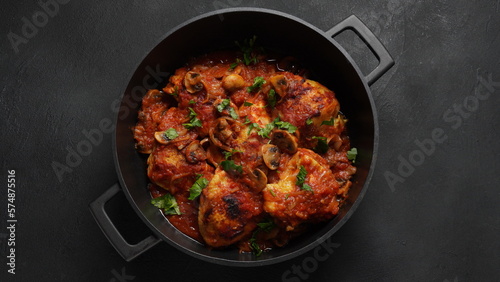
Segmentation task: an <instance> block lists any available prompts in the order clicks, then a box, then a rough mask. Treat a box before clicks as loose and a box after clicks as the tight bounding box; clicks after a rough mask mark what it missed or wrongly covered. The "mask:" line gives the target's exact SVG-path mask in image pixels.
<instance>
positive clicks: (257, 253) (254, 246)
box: [248, 232, 262, 257]
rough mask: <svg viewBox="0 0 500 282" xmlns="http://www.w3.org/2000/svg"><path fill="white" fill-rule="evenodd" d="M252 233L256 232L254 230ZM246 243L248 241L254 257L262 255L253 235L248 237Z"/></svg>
mask: <svg viewBox="0 0 500 282" xmlns="http://www.w3.org/2000/svg"><path fill="white" fill-rule="evenodd" d="M254 234H256V233H255V232H254ZM248 243H250V249H251V250H252V253H253V254H254V255H255V256H256V257H260V255H262V249H261V248H260V246H259V244H258V243H257V239H256V238H255V236H252V238H250V240H249V241H248Z"/></svg>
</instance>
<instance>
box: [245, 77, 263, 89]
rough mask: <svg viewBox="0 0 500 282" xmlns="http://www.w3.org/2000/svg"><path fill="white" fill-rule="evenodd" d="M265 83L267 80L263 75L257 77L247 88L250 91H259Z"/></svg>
mask: <svg viewBox="0 0 500 282" xmlns="http://www.w3.org/2000/svg"><path fill="white" fill-rule="evenodd" d="M264 83H266V80H265V79H264V78H263V77H262V76H257V77H255V78H254V79H253V84H252V86H249V87H248V88H247V91H248V93H251V92H257V91H259V90H260V88H261V87H262V85H263V84H264Z"/></svg>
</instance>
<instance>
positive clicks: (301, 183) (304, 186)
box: [295, 165, 313, 192]
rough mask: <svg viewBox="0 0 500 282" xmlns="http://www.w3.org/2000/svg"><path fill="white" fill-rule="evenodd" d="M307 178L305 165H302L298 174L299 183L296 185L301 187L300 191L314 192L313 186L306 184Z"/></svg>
mask: <svg viewBox="0 0 500 282" xmlns="http://www.w3.org/2000/svg"><path fill="white" fill-rule="evenodd" d="M306 176H307V170H306V168H305V167H304V166H303V165H301V166H300V169H299V173H297V181H296V182H295V184H296V185H297V186H299V187H300V190H306V191H311V192H313V190H312V188H311V186H309V185H308V184H305V183H304V182H305V181H306Z"/></svg>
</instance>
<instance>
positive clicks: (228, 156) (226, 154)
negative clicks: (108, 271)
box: [222, 149, 243, 160]
mask: <svg viewBox="0 0 500 282" xmlns="http://www.w3.org/2000/svg"><path fill="white" fill-rule="evenodd" d="M222 153H223V154H224V158H225V159H226V160H229V158H230V157H232V156H233V155H234V153H243V151H241V150H236V149H231V151H230V152H226V151H224V152H222Z"/></svg>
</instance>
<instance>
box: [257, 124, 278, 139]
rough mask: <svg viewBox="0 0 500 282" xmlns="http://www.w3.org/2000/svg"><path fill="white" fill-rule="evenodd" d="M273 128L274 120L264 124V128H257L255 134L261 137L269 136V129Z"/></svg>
mask: <svg viewBox="0 0 500 282" xmlns="http://www.w3.org/2000/svg"><path fill="white" fill-rule="evenodd" d="M273 129H274V122H270V123H268V124H266V126H265V127H264V128H259V131H258V132H257V134H259V136H261V137H264V138H269V134H270V133H271V131H273Z"/></svg>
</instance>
